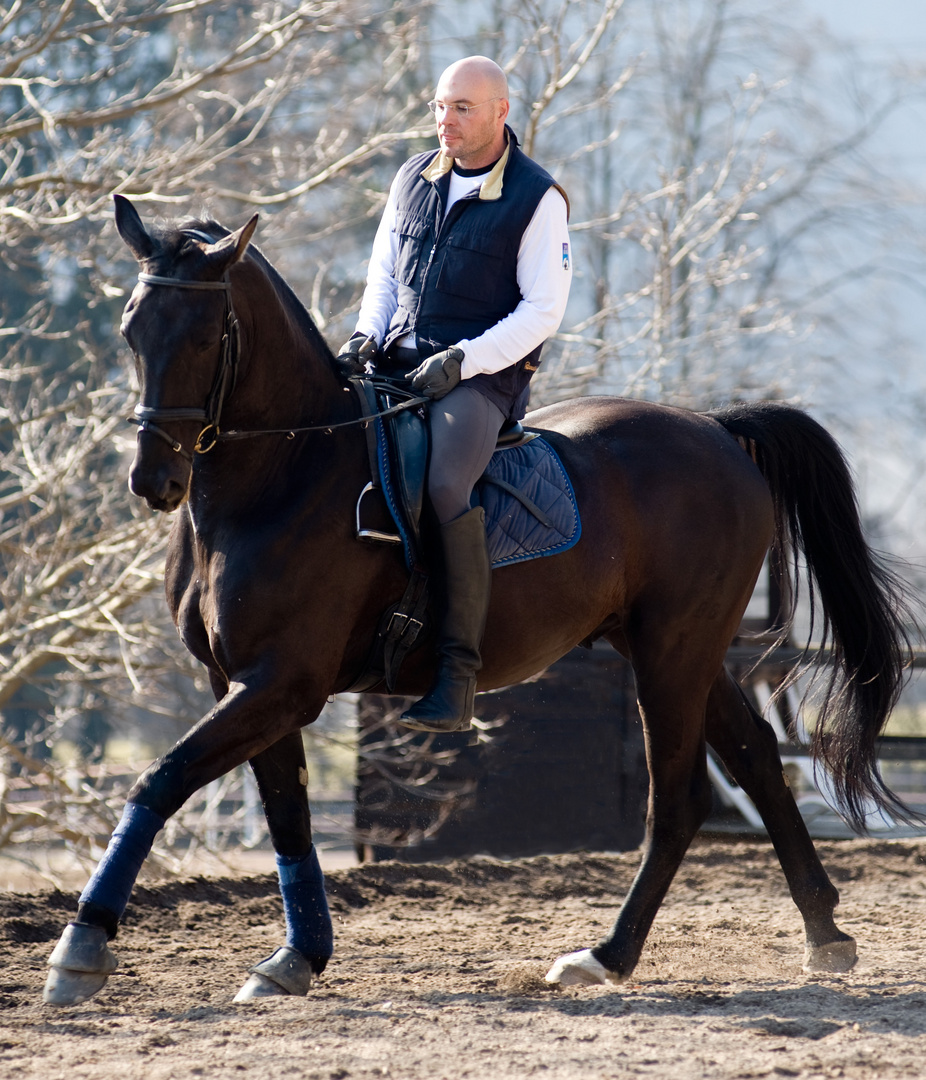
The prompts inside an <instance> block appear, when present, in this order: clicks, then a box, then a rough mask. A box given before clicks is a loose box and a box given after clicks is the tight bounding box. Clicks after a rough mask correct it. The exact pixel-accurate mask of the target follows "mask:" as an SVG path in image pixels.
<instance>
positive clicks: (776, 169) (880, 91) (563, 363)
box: [0, 0, 926, 850]
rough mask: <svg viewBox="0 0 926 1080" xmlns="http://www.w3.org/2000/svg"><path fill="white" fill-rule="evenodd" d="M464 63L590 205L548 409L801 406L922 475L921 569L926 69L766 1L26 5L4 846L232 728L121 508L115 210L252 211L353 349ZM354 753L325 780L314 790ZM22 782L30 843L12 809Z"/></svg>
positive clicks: (106, 813) (146, 528) (5, 284)
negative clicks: (908, 167)
mask: <svg viewBox="0 0 926 1080" xmlns="http://www.w3.org/2000/svg"><path fill="white" fill-rule="evenodd" d="M473 52H481V53H486V54H488V55H490V56H493V57H494V58H495V59H497V60H498V62H499V63H501V64H502V65H503V66H504V67H505V68H506V70H507V71H508V73H509V77H510V82H511V90H512V118H511V123H512V125H513V126H514V128H515V130H516V131H517V132H518V134H519V136H520V137H521V139H522V141H523V142H524V144H525V146H526V148H527V149H528V151H529V152H530V153H531V154H532V155H533V156H535V157H536V158H537V159H538V160H539V161H540V162H541V163H542V164H543V165H544V166H545V167H547V168H548V169H549V170H550V171H552V172H553V173H554V174H555V175H556V176H557V177H558V179H560V181H561V182H562V183H563V185H564V187H565V188H566V189H567V191H568V192H569V194H570V197H571V202H572V218H571V231H572V236H573V241H574V256H573V257H574V267H575V284H574V287H573V296H572V299H571V301H570V308H569V312H568V313H567V318H566V320H565V321H564V324H563V327H562V329H561V332H560V333H559V335H557V338H556V340H554V341H553V342H551V343H550V345H549V346H548V348H547V352H546V360H545V363H544V367H543V369H542V370H541V372H540V374H539V375H538V377H537V378H536V379H535V391H534V402H535V404H540V403H543V402H546V401H550V400H554V399H558V398H562V397H564V396H568V395H572V394H582V393H587V392H592V391H594V392H601V391H605V392H609V393H625V394H629V395H631V396H637V397H646V398H651V399H655V400H661V401H666V402H671V403H675V404H681V405H685V406H688V407H695V408H701V407H708V406H710V405H714V404H717V403H720V402H722V401H725V400H729V399H731V398H735V397H744V396H745V397H776V398H783V399H786V400H790V401H794V402H798V403H801V404H804V405H806V406H809V407H811V408H812V409H813V410H814V411H815V412H816V413H817V415H818V416H819V417H820V419H822V420H823V421H824V422H825V423H827V425H828V426H830V427H831V428H832V429H833V430H834V431H835V432H836V434H837V435H838V436H839V437H841V438H842V440H843V441H844V442H845V443H847V444H848V445H849V446H850V448H851V449H852V450H854V451H855V452H856V453H857V454H858V455H859V456H860V457H863V458H864V457H865V455H866V454H867V455H868V457H867V458H865V460H870V461H872V462H875V463H881V464H882V465H883V464H884V463H885V462H889V463H891V462H896V461H898V460H902V461H904V462H905V464H904V465H902V466H898V467H897V468H896V469H895V474H896V475H895V476H894V479H893V480H892V481H891V482H890V483H888V484H886V485H885V484H883V483H881V482H880V481H875V482H872V483H871V484H870V487H871V488H872V490H873V492H874V493H875V494H876V495H877V496H878V498H877V499H873V500H872V501H871V503H870V504H868V503H866V505H865V507H864V509H865V511H866V513H867V514H868V517H869V519H870V522H871V526H872V535H873V537H874V538H875V540H876V541H877V542H879V543H880V544H882V545H884V546H889V547H891V548H893V549H894V550H904V551H906V552H909V551H910V550H911V544H915V543H916V542H917V539H916V538H918V537H919V536H920V534H921V532H920V525H921V522H920V520H919V518H918V517H917V516H916V515H912V516H911V515H910V514H906V516H900V517H898V516H897V515H893V516H892V514H891V511H890V507H891V505H892V504H896V505H897V506H901V505H902V506H905V507H907V508H909V505H910V499H909V498H908V496H909V493H910V490H911V485H912V483H913V479H912V478H914V477H918V476H920V475H921V474H922V472H923V464H924V463H923V461H922V456H923V449H922V446H921V445H920V444H919V443H911V441H910V437H911V433H914V432H916V431H917V425H918V416H919V412H920V409H921V405H922V397H923V387H922V382H921V380H920V379H919V378H918V376H917V373H916V361H917V359H918V348H917V343H916V341H915V340H913V339H912V337H911V336H910V335H908V334H906V332H905V331H904V322H903V320H902V319H901V318H899V317H898V316H899V311H900V310H901V309H903V308H904V307H905V306H906V305H909V304H910V303H916V302H919V301H920V294H921V292H922V289H923V285H924V283H926V266H924V259H923V251H922V244H921V240H920V238H921V237H922V235H923V234H924V230H923V229H922V227H921V226H922V209H923V190H922V189H919V188H917V187H916V186H915V185H912V184H911V183H910V182H909V181H908V180H907V179H904V177H903V176H901V175H899V174H897V173H895V172H894V171H893V170H892V169H891V167H890V163H889V162H887V161H885V159H884V156H883V153H881V152H880V151H879V143H878V138H879V134H880V132H881V131H882V130H883V129H884V126H885V125H886V124H889V123H890V122H891V120H892V118H893V117H894V116H895V115H896V114H897V112H898V110H900V109H902V108H904V107H906V106H907V105H908V104H909V103H910V102H911V101H913V100H915V99H916V97H917V95H918V94H919V88H918V86H919V84H918V81H917V78H916V74H917V73H916V72H912V71H905V70H903V69H900V68H896V67H895V68H893V69H890V70H888V69H885V68H884V66H883V65H874V64H869V63H868V62H867V61H866V60H865V58H864V57H863V56H861V55H859V54H858V53H857V52H854V51H853V50H852V49H851V48H849V47H848V46H846V45H844V44H841V43H839V42H838V41H835V40H832V39H830V38H829V37H827V36H826V34H824V33H823V31H822V30H820V29H819V28H818V29H816V30H812V29H811V28H810V26H809V23H808V19H807V16H806V13H805V12H804V11H803V9H802V8H801V7H800V5H799V4H798V3H793V4H791V3H784V4H782V3H780V2H774V3H769V2H766V0H481V2H479V3H476V4H473V3H463V2H462V0H444V2H442V3H441V4H436V3H429V2H427V0H425V2H415V0H385V2H380V3H374V2H373V0H311V2H304V0H234V2H232V0H28V2H25V0H14V2H12V3H3V4H0V451H2V454H3V466H4V467H3V472H2V475H0V558H2V570H3V574H2V581H0V713H2V741H0V751H2V759H3V768H2V780H0V847H2V846H3V845H5V844H9V843H12V842H13V841H15V840H17V839H33V840H34V839H35V838H36V837H40V838H41V837H43V836H45V835H46V834H48V833H49V831H50V832H51V834H53V835H55V836H57V837H59V838H64V839H65V840H66V841H67V842H68V843H69V844H72V845H74V846H76V847H80V845H81V843H83V844H84V846H85V847H86V848H87V850H90V848H91V847H92V845H90V847H88V846H87V845H88V840H87V837H88V836H89V835H90V834H91V833H94V831H99V830H97V829H96V827H95V826H94V827H91V826H90V825H88V824H87V822H88V821H90V820H91V818H94V817H95V819H96V820H98V822H100V823H101V826H100V827H102V825H103V824H105V825H106V826H107V828H108V825H110V824H111V823H113V822H114V820H115V818H114V816H113V812H112V810H111V806H113V805H114V800H117V797H118V792H116V794H115V795H114V794H113V791H114V790H115V789H114V788H113V787H112V784H109V786H107V784H106V783H105V780H106V775H107V774H106V768H107V766H106V762H107V761H109V760H110V759H111V758H112V754H109V755H107V754H105V753H104V750H105V747H106V746H107V744H108V745H109V746H110V749H111V750H112V747H113V744H114V743H115V742H116V741H117V740H120V739H121V740H123V741H125V739H126V738H127V736H128V735H131V736H132V739H133V740H134V744H135V745H137V746H139V747H141V748H142V749H140V750H139V751H138V752H139V753H144V752H148V753H157V752H160V751H161V750H163V749H164V748H166V746H167V745H168V744H169V743H170V742H172V741H173V739H174V738H176V736H177V735H178V734H179V733H180V731H182V730H183V728H184V727H185V726H186V725H187V724H189V723H190V722H192V721H193V720H195V719H196V718H198V717H199V715H200V714H201V713H202V712H204V711H205V709H206V708H207V707H208V702H209V698H208V694H207V690H206V685H205V680H204V679H203V678H202V676H201V673H199V672H198V671H197V670H196V668H195V666H194V665H193V664H192V662H191V661H190V660H189V659H188V658H187V657H186V655H185V653H184V650H183V649H182V648H181V646H180V644H179V641H178V640H177V639H176V635H175V633H174V630H173V627H172V626H171V624H170V621H169V618H168V616H167V613H166V608H165V605H164V603H163V600H162V599H161V595H160V591H161V574H162V560H163V552H164V545H165V542H166V536H167V530H168V529H169V526H170V521H169V520H168V519H165V518H163V517H159V516H156V515H153V514H152V513H151V512H150V511H148V510H147V508H145V507H144V506H141V505H137V501H136V500H133V499H132V498H131V496H130V495H129V493H128V490H127V486H126V475H127V470H128V463H129V461H130V458H131V453H132V446H133V443H134V434H133V431H132V430H131V429H129V428H128V427H127V425H126V424H125V419H124V418H125V417H126V416H127V415H128V414H129V413H130V412H131V408H132V405H133V404H134V400H133V386H132V376H131V374H130V372H129V370H128V366H127V365H125V364H124V363H123V359H124V357H123V355H122V354H123V349H122V346H121V341H120V339H119V337H118V325H119V321H120V313H121V309H122V306H123V305H124V303H125V300H126V298H127V296H128V294H129V293H130V291H131V288H132V285H133V282H134V278H135V273H136V269H135V264H134V262H133V260H132V259H131V257H130V256H129V254H128V252H127V251H126V250H125V249H124V248H123V246H122V244H121V242H120V240H119V238H118V236H117V235H116V233H115V229H114V227H113V223H112V195H113V194H114V193H117V192H118V193H123V194H127V195H130V196H131V197H132V198H133V200H134V201H135V202H136V203H137V204H139V205H140V208H141V209H142V212H143V213H144V214H145V216H146V218H151V217H152V216H157V215H160V216H162V217H164V218H166V219H173V218H180V217H184V216H187V215H189V214H194V213H195V214H209V215H211V216H213V217H215V218H217V219H218V220H220V221H222V222H223V223H225V224H227V225H229V226H230V227H237V226H238V225H240V224H241V223H243V221H244V220H245V218H246V217H248V216H250V214H251V213H253V212H254V210H255V209H256V210H258V211H260V214H261V224H260V227H259V231H258V235H257V242H258V243H259V245H260V246H261V247H262V249H263V250H264V252H265V253H266V254H267V255H268V256H269V257H270V258H271V260H272V261H273V262H274V263H275V264H276V265H277V266H278V267H279V268H280V269H281V270H282V272H283V273H284V275H285V276H286V277H287V279H288V280H289V281H290V283H291V284H292V285H293V287H294V288H295V290H296V292H297V293H298V295H299V296H300V297H301V298H302V299H303V301H304V302H305V304H306V306H307V307H308V309H309V311H310V312H311V314H312V316H313V318H314V319H315V321H316V322H317V324H318V325H319V327H320V329H321V330H322V331H323V333H324V334H325V335H326V336H327V337H328V339H329V342H330V343H331V344H333V345H337V344H338V342H339V341H340V340H341V339H342V338H343V337H345V336H346V335H347V334H348V333H349V332H350V330H351V329H352V322H351V320H352V316H353V314H354V313H355V311H356V307H357V304H358V301H359V296H360V293H361V290H362V285H363V277H364V273H365V268H364V260H365V259H366V257H367V255H368V253H369V246H370V242H371V240H372V235H373V231H374V230H375V227H376V223H377V220H378V217H379V213H380V211H381V209H382V206H383V203H384V201H385V197H386V193H387V190H388V185H389V182H390V180H391V178H392V176H393V174H394V172H395V169H396V168H397V166H398V165H399V164H400V163H401V161H402V160H404V158H405V157H406V156H408V155H409V154H410V153H413V152H416V151H418V150H421V149H425V148H428V147H430V146H432V145H433V135H432V131H433V125H432V122H431V119H430V117H429V115H428V113H427V109H426V107H425V102H426V101H427V99H428V98H429V97H430V96H431V93H432V91H433V85H434V83H435V81H436V79H437V76H438V75H439V73H440V71H441V70H442V68H443V67H444V66H445V65H446V64H447V63H449V62H451V61H453V60H454V59H457V58H458V57H460V56H462V55H466V54H468V53H473ZM885 417H890V418H891V419H890V422H889V423H888V424H885V423H884V418H885ZM911 446H912V450H911ZM901 448H902V449H903V454H904V456H903V458H900V452H901ZM893 467H894V466H893V465H891V466H890V467H889V468H893ZM879 500H880V501H879ZM917 550H918V549H917ZM339 730H340V728H339V727H338V725H337V724H335V723H332V724H331V725H329V727H328V728H327V729H326V727H325V723H324V722H323V723H322V725H321V729H320V731H321V734H320V735H319V736H317V737H316V738H315V742H314V743H313V746H312V748H311V751H310V752H311V753H312V755H313V758H314V760H315V761H316V762H317V763H318V768H319V769H320V770H321V772H322V774H324V770H325V769H326V768H327V769H328V770H329V772H330V773H331V775H332V776H333V775H335V774H336V773H337V770H338V768H339V766H338V762H343V761H344V760H345V757H344V752H345V748H344V746H343V745H341V743H340V742H339V736H338V734H337V732H338V731H339ZM75 755H76V764H75V761H74V760H70V759H73V758H74V756H75ZM69 756H70V759H69ZM94 763H96V769H95V771H94V770H92V769H91V768H90V766H91V765H93V764H94ZM24 778H27V779H28V782H29V783H30V784H31V785H32V786H33V787H34V788H35V789H36V790H38V789H41V791H42V792H43V793H44V798H45V802H43V803H41V804H39V803H36V804H35V806H33V807H32V809H31V810H30V809H28V807H27V805H26V803H23V802H16V801H15V800H12V801H11V800H10V799H8V798H6V793H7V792H8V791H12V789H13V788H15V786H16V783H17V781H18V780H23V779H24ZM94 778H95V779H94ZM316 783H320V784H322V785H323V786H324V785H325V784H335V783H337V781H335V780H326V779H325V778H324V776H322V778H321V779H320V780H319V779H318V778H316ZM10 785H12V787H11V786H10ZM215 794H216V793H213V795H214V796H215ZM88 815H90V817H88ZM42 830H45V832H43V831H42ZM105 831H107V830H106V829H104V832H105Z"/></svg>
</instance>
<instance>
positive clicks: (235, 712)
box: [44, 680, 325, 1005]
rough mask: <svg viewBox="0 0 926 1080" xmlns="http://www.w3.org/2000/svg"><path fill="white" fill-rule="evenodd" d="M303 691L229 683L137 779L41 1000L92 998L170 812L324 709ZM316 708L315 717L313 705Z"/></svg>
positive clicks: (110, 962) (110, 961)
mask: <svg viewBox="0 0 926 1080" xmlns="http://www.w3.org/2000/svg"><path fill="white" fill-rule="evenodd" d="M324 700H325V698H324V695H323V694H318V700H317V701H314V702H313V700H312V695H311V694H310V693H308V692H307V691H306V689H305V688H304V687H303V688H300V689H299V690H298V691H293V690H292V688H286V687H279V686H278V685H274V686H273V687H272V688H270V689H268V688H266V687H263V686H261V685H259V682H258V680H255V681H254V683H253V684H249V685H245V684H243V683H237V684H233V687H232V690H231V692H230V693H229V694H227V695H226V696H225V697H224V698H223V699H222V700H221V701H220V702H219V703H218V704H217V705H216V707H215V709H213V711H212V712H211V713H210V714H209V715H208V716H207V717H205V718H204V719H202V720H201V721H200V722H199V723H198V724H197V725H196V726H195V727H193V728H192V729H191V730H190V731H189V732H187V734H186V735H184V737H183V738H182V739H181V740H180V741H179V742H178V743H177V744H176V745H175V746H174V747H173V748H172V749H171V750H170V751H169V752H168V753H167V754H165V755H164V757H162V758H160V759H159V760H158V761H156V762H155V763H154V764H153V765H152V766H151V767H150V768H149V769H147V770H146V771H145V772H144V773H143V774H142V775H141V776H140V777H139V779H138V780H137V782H136V783H135V785H134V786H133V787H132V790H131V791H130V792H129V796H128V802H127V805H126V808H125V812H124V813H123V816H122V820H121V821H120V823H119V826H118V827H117V829H116V831H115V832H114V833H113V836H112V839H111V840H110V842H109V845H108V847H107V849H106V852H105V854H104V855H103V858H102V860H101V861H100V863H99V865H98V867H97V869H96V870H95V871H94V873H93V876H92V877H91V878H90V881H89V882H88V884H87V887H86V888H85V889H84V891H83V893H81V897H80V902H79V906H78V910H77V919H76V920H75V921H74V922H73V923H71V924H70V925H69V926H68V928H67V929H66V931H65V933H64V935H63V936H62V938H61V941H59V943H58V945H57V946H56V948H55V950H54V952H53V953H52V955H51V957H50V958H49V964H50V965H51V972H50V974H49V977H48V981H47V982H46V986H45V993H44V998H45V1000H46V1001H47V1002H49V1003H50V1004H54V1005H72V1004H76V1003H77V1002H79V1001H83V1000H85V999H86V998H88V997H90V996H91V995H92V994H95V993H96V992H97V990H99V989H100V988H101V987H102V986H103V984H104V983H105V981H106V977H107V976H108V975H109V973H110V972H111V971H112V970H113V969H114V968H115V959H114V958H113V956H112V953H111V952H110V951H109V948H108V946H107V941H108V940H110V939H111V938H112V937H114V936H115V933H116V929H117V927H118V924H119V920H120V918H121V917H122V914H123V912H124V910H125V907H126V905H127V904H128V900H129V896H130V895H131V892H132V888H133V886H134V884H135V879H136V877H137V876H138V872H139V870H140V869H141V866H142V863H143V862H144V860H145V858H146V856H147V854H148V852H149V851H150V849H151V845H152V843H153V842H154V838H155V836H156V834H157V832H158V830H159V829H160V827H161V826H162V825H163V824H164V822H165V821H166V820H167V818H169V817H170V816H171V815H172V814H174V813H176V812H177V810H179V809H180V807H181V806H183V804H184V803H185V802H186V800H187V799H188V798H189V797H190V796H191V795H193V794H194V792H196V791H198V790H199V789H200V788H201V787H203V786H204V785H205V784H208V783H209V782H210V781H212V780H217V779H218V778H219V777H220V776H224V774H225V773H227V772H228V771H229V770H230V769H233V768H235V767H236V766H238V765H243V764H244V763H245V762H246V761H249V760H251V759H252V758H256V757H257V756H258V755H260V754H261V753H263V751H265V750H266V749H267V748H268V747H269V746H272V745H273V744H274V743H276V742H278V741H279V740H280V739H281V738H283V737H284V736H285V735H287V734H289V733H290V732H292V731H294V730H296V729H297V728H299V727H301V726H302V725H303V724H307V723H309V722H311V721H312V720H314V719H315V717H316V716H317V715H318V713H319V712H320V711H321V707H322V705H323V704H324ZM313 704H314V705H315V706H316V707H315V709H314V711H312V708H311V706H312V705H313Z"/></svg>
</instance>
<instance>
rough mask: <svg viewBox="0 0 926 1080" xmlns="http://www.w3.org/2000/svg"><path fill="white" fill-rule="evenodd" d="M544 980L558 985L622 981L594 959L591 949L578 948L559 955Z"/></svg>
mask: <svg viewBox="0 0 926 1080" xmlns="http://www.w3.org/2000/svg"><path fill="white" fill-rule="evenodd" d="M546 981H547V982H548V983H558V984H559V985H560V986H600V985H602V984H603V983H606V982H614V983H619V982H623V979H622V978H621V977H620V976H619V975H616V974H615V973H614V972H613V971H608V969H607V968H606V967H605V966H604V964H602V963H601V962H600V961H599V960H596V959H595V957H594V956H592V950H591V949H580V950H579V952H573V953H567V954H566V956H561V957H560V958H559V960H557V961H556V963H555V964H554V965H553V967H551V968H550V970H549V971H548V972H547V974H546Z"/></svg>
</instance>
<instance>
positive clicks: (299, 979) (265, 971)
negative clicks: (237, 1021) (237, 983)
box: [234, 945, 315, 1004]
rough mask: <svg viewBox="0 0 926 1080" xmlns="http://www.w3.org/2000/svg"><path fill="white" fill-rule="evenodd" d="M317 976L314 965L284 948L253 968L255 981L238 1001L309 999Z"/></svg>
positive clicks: (249, 980)
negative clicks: (292, 997) (280, 998)
mask: <svg viewBox="0 0 926 1080" xmlns="http://www.w3.org/2000/svg"><path fill="white" fill-rule="evenodd" d="M314 975H315V973H314V972H313V970H312V965H311V964H310V963H309V961H308V960H306V958H305V957H304V956H303V955H302V953H301V952H299V951H298V950H297V949H291V948H290V947H289V946H288V945H284V946H283V947H282V948H281V949H277V951H276V952H275V953H274V954H273V955H272V956H268V957H267V959H266V960H261V962H260V963H259V964H257V965H255V966H254V967H252V968H251V977H250V978H249V979H248V981H247V982H246V983H245V984H244V986H242V987H241V989H240V990H239V991H238V993H237V994H235V998H234V1000H235V1001H236V1002H237V1003H239V1004H240V1003H241V1002H244V1001H253V1000H254V999H255V998H265V997H279V996H280V995H295V996H296V997H305V995H306V994H307V993H308V992H309V987H311V985H312V979H313V977H314Z"/></svg>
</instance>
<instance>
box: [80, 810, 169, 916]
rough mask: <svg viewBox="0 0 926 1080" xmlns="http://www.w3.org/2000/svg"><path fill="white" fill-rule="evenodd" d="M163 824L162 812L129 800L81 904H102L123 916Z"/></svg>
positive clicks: (81, 895)
mask: <svg viewBox="0 0 926 1080" xmlns="http://www.w3.org/2000/svg"><path fill="white" fill-rule="evenodd" d="M163 826H164V818H162V817H161V816H160V814H156V813H155V812H154V811H153V810H149V809H148V807H147V806H139V805H138V803H126V804H125V809H124V810H123V811H122V820H121V821H120V822H119V824H118V825H117V826H116V831H115V832H114V833H113V835H112V837H111V838H110V841H109V844H108V846H107V848H106V851H105V853H104V855H103V858H102V859H100V862H99V865H98V866H97V868H96V870H94V872H93V877H91V878H90V880H89V881H88V882H87V887H86V888H85V889H84V891H83V892H82V893H81V894H80V903H82V904H86V903H94V904H99V905H100V906H101V907H104V908H106V909H107V911H112V912H114V913H115V914H116V916H117V917H119V918H121V917H122V913H123V912H124V911H125V909H126V905H127V904H128V902H129V897H130V896H131V895H132V888H133V886H134V885H135V879H136V878H137V877H138V872H139V870H141V866H142V863H143V862H144V861H145V859H146V858H147V856H148V852H149V851H150V850H151V845H152V844H153V843H154V838H155V836H157V834H158V832H159V831H160V830H161V829H162V828H163Z"/></svg>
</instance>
